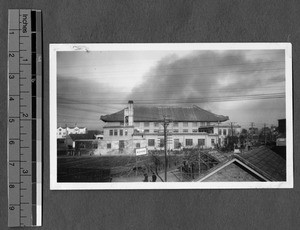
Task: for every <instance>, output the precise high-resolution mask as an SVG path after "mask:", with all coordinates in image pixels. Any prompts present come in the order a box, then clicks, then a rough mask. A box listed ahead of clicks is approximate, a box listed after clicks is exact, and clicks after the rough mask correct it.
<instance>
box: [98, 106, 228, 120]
mask: <svg viewBox="0 0 300 230" xmlns="http://www.w3.org/2000/svg"><path fill="white" fill-rule="evenodd" d="M133 114H134V115H133V120H134V121H135V122H143V121H162V120H163V116H167V118H168V119H170V120H172V121H190V122H193V121H203V122H204V121H206V122H217V121H220V122H223V121H227V120H228V119H229V118H228V117H227V116H222V115H217V114H214V113H211V112H209V111H207V110H204V109H201V108H200V107H198V106H193V107H147V106H134V112H133ZM100 119H101V120H102V121H104V122H122V121H124V109H123V110H121V111H119V112H116V113H112V114H108V115H105V116H101V117H100Z"/></svg>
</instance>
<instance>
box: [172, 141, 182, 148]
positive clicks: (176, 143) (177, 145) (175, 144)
mask: <svg viewBox="0 0 300 230" xmlns="http://www.w3.org/2000/svg"><path fill="white" fill-rule="evenodd" d="M180 147H181V144H180V142H179V139H174V149H179V148H180Z"/></svg>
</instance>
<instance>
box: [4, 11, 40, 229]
mask: <svg viewBox="0 0 300 230" xmlns="http://www.w3.org/2000/svg"><path fill="white" fill-rule="evenodd" d="M8 19H9V22H8V148H7V154H8V156H7V161H8V166H7V170H8V226H9V227H16V226H41V222H42V46H41V44H42V42H41V41H42V37H41V36H42V33H41V27H42V26H41V23H42V20H41V11H38V10H28V9H26V10H21V9H12V10H9V16H8Z"/></svg>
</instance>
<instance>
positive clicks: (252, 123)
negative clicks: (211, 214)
mask: <svg viewBox="0 0 300 230" xmlns="http://www.w3.org/2000/svg"><path fill="white" fill-rule="evenodd" d="M250 124H251V142H253V126H254V122H251V123H250Z"/></svg>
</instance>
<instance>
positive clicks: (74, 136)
mask: <svg viewBox="0 0 300 230" xmlns="http://www.w3.org/2000/svg"><path fill="white" fill-rule="evenodd" d="M69 136H70V138H71V139H72V140H73V141H76V140H92V139H95V135H94V133H92V132H91V133H86V134H69Z"/></svg>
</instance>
